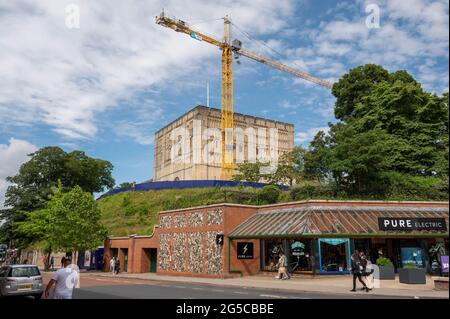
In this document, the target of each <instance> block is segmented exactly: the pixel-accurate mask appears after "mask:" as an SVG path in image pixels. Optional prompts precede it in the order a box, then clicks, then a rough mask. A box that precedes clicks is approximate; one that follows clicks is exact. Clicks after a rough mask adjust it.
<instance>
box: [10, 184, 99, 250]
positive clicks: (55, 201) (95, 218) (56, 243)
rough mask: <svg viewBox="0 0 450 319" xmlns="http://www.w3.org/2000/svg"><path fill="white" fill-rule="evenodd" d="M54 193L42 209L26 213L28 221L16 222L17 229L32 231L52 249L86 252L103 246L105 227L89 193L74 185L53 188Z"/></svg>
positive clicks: (35, 236)
mask: <svg viewBox="0 0 450 319" xmlns="http://www.w3.org/2000/svg"><path fill="white" fill-rule="evenodd" d="M53 191H54V194H53V195H52V196H51V198H50V200H49V201H48V202H47V203H46V205H45V207H44V208H42V209H39V210H35V211H31V212H28V213H26V220H25V221H23V222H19V223H17V230H18V231H19V232H21V233H23V234H27V235H28V234H32V235H33V238H34V241H35V242H45V244H46V250H47V251H48V254H51V252H52V251H55V250H62V251H83V250H88V249H92V248H95V247H96V246H98V245H100V244H101V243H102V241H103V239H104V238H105V236H106V229H105V228H104V227H103V225H102V224H101V222H100V218H101V212H100V210H99V208H98V207H97V203H96V201H95V199H94V197H93V196H92V194H90V193H88V192H83V190H82V189H81V187H79V186H75V187H74V188H73V189H71V190H70V191H68V192H63V189H62V187H61V186H60V187H58V188H54V190H53Z"/></svg>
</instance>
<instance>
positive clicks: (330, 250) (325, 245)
mask: <svg viewBox="0 0 450 319" xmlns="http://www.w3.org/2000/svg"><path fill="white" fill-rule="evenodd" d="M318 246H319V247H318V248H319V265H320V273H321V274H348V273H350V266H351V264H350V239H348V238H321V239H319V240H318Z"/></svg>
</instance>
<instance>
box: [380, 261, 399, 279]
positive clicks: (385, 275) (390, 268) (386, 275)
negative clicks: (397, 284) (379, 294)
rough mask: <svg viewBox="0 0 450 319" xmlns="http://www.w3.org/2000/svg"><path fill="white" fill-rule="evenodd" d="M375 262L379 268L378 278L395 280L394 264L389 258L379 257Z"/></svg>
mask: <svg viewBox="0 0 450 319" xmlns="http://www.w3.org/2000/svg"><path fill="white" fill-rule="evenodd" d="M376 263H377V266H378V268H379V269H380V278H379V279H380V280H395V271H394V265H393V264H392V261H391V260H390V259H389V258H386V257H380V258H378V259H377V262H376Z"/></svg>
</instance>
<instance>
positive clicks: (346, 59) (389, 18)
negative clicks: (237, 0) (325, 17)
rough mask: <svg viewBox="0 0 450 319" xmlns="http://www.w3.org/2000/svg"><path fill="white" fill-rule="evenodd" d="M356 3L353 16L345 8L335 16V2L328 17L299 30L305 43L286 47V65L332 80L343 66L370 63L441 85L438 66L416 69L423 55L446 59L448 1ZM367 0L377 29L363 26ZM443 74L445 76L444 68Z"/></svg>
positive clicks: (442, 78)
mask: <svg viewBox="0 0 450 319" xmlns="http://www.w3.org/2000/svg"><path fill="white" fill-rule="evenodd" d="M358 3H359V6H360V8H359V10H358V9H357V10H355V11H356V12H355V14H350V13H352V12H349V11H348V12H347V14H346V15H339V14H337V13H340V12H341V9H342V5H340V4H337V5H336V7H335V8H334V10H331V11H330V12H329V14H333V13H334V14H336V15H334V16H333V19H332V20H331V21H328V22H322V23H320V24H319V25H318V26H317V25H316V26H314V27H313V28H311V29H305V30H304V31H303V32H302V36H303V37H304V38H306V39H309V40H310V41H311V45H310V46H309V47H307V48H304V49H303V50H288V51H287V53H288V56H289V60H290V61H291V63H297V65H299V66H300V67H301V68H303V69H305V70H307V71H309V72H310V73H313V74H318V75H326V76H330V77H331V78H335V79H337V78H340V77H341V76H342V75H343V74H344V73H346V72H347V70H346V68H347V67H348V66H350V67H354V66H356V65H362V64H366V63H376V64H380V65H382V66H384V67H385V68H387V69H390V70H398V69H402V70H403V69H406V70H408V71H410V72H411V73H413V74H417V76H418V80H419V81H421V82H426V84H427V87H430V85H431V86H433V87H434V88H441V87H445V86H446V84H448V80H447V79H446V77H445V76H442V70H438V69H430V70H428V71H429V72H423V70H418V68H419V66H420V64H421V62H422V61H423V60H424V59H443V60H448V48H449V33H448V32H449V9H448V4H449V1H448V0H439V1H431V0H411V1H410V0H408V1H400V0H360V1H358ZM369 3H377V4H378V5H379V6H380V9H381V27H380V28H379V29H368V28H367V26H366V24H365V19H366V16H367V14H366V13H365V10H364V8H365V5H366V4H369ZM358 11H359V12H358ZM344 65H345V67H344ZM431 72H435V74H434V75H433V74H431ZM444 73H446V74H448V69H447V70H446V71H445V70H444ZM422 76H423V77H422ZM430 80H433V82H432V83H430ZM440 93H442V92H440Z"/></svg>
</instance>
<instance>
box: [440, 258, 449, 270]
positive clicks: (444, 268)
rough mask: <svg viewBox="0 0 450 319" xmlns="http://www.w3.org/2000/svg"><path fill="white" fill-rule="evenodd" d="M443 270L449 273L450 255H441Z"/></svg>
mask: <svg viewBox="0 0 450 319" xmlns="http://www.w3.org/2000/svg"><path fill="white" fill-rule="evenodd" d="M441 265H442V272H443V273H448V256H441Z"/></svg>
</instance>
